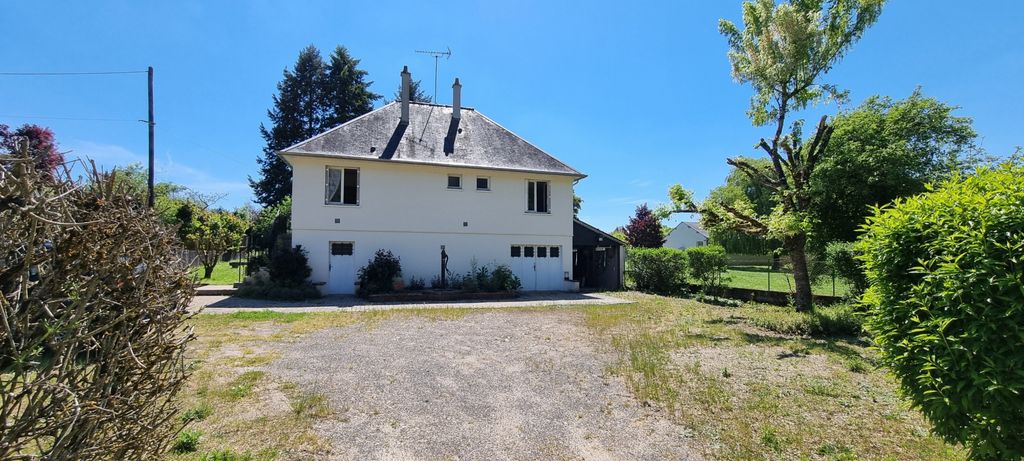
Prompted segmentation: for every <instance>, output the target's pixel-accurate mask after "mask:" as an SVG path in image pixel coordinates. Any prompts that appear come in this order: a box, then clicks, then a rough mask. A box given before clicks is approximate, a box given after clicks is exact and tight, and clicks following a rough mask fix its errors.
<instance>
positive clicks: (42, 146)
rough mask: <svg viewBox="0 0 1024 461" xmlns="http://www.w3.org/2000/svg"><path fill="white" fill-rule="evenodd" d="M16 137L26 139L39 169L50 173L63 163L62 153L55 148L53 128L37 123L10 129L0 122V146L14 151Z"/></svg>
mask: <svg viewBox="0 0 1024 461" xmlns="http://www.w3.org/2000/svg"><path fill="white" fill-rule="evenodd" d="M18 138H25V139H27V140H28V153H29V155H31V156H32V157H33V158H35V159H36V166H37V167H38V168H39V169H40V170H41V171H49V172H51V173H52V172H53V171H54V169H55V168H57V166H58V165H60V164H62V163H64V155H63V154H61V153H60V151H59V150H57V141H56V140H55V136H54V135H53V130H51V129H49V128H46V127H43V126H39V125H31V124H25V125H22V126H21V127H19V128H18V129H17V130H14V131H11V129H10V127H8V126H7V125H4V124H2V123H0V148H2V149H4V150H6V151H8V152H14V151H15V150H16V149H15V144H16V142H17V139H18Z"/></svg>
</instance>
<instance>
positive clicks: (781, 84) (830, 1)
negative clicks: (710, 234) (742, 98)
mask: <svg viewBox="0 0 1024 461" xmlns="http://www.w3.org/2000/svg"><path fill="white" fill-rule="evenodd" d="M883 2H884V0H790V1H788V2H785V3H781V4H779V5H776V4H775V2H774V1H772V0H747V1H745V2H744V3H743V23H744V26H745V28H744V29H743V30H740V29H739V28H738V27H736V25H735V24H733V23H732V22H730V21H727V20H724V19H723V20H721V21H720V22H719V31H720V32H721V33H722V34H723V35H724V36H725V37H726V39H727V40H728V43H729V48H730V51H729V54H728V56H729V61H730V63H731V64H732V75H733V78H735V79H736V80H737V81H738V82H740V83H749V84H750V85H751V86H752V87H753V89H754V96H753V97H752V98H751V100H750V109H749V111H748V112H747V114H748V115H749V116H750V118H751V121H752V122H753V123H754V124H755V125H757V126H763V125H767V124H769V123H774V125H775V132H774V135H773V136H772V138H771V140H770V141H766V140H765V139H763V138H762V139H761V140H760V142H759V143H758V145H757V147H758V148H760V149H762V150H763V151H764V152H765V153H766V154H767V155H768V158H769V160H771V167H770V168H764V167H760V166H758V165H757V164H755V163H752V162H751V161H750V159H747V158H743V157H736V158H730V159H728V160H727V163H729V164H730V165H732V166H733V167H735V168H736V169H738V170H740V171H742V172H743V173H744V174H746V175H747V176H749V177H750V179H751V180H752V181H754V182H756V183H758V184H760V185H762V186H764V187H766V188H767V189H769V190H770V191H772V194H773V195H774V196H775V197H776V199H777V201H778V205H777V206H776V207H775V208H774V209H772V211H771V213H769V214H768V215H759V214H757V213H756V212H754V209H753V206H752V205H751V204H750V203H748V202H737V203H734V204H727V203H720V202H719V203H706V205H705V210H704V211H705V214H706V215H707V219H709V220H710V221H711V222H715V223H719V222H721V223H727V224H728V225H730V226H732V227H733V228H735V229H737V230H740V231H743V232H746V233H750V234H755V235H766V236H769V237H774V238H778V239H779V240H780V241H781V242H782V245H783V247H784V248H785V249H786V250H787V251H788V252H789V255H790V258H791V260H792V264H793V279H794V281H795V284H796V293H795V296H794V301H795V305H796V309H797V310H799V311H806V310H810V309H811V307H812V306H811V283H810V277H809V274H808V270H807V254H806V248H807V240H808V233H809V231H810V230H811V225H812V222H811V221H812V218H811V213H810V212H811V201H812V197H811V190H810V181H811V174H812V173H813V172H814V168H815V166H816V164H817V163H818V161H819V160H820V159H821V157H822V155H823V154H824V152H825V149H826V148H827V147H828V143H829V138H830V137H831V135H832V131H833V127H832V126H831V125H829V124H828V123H827V117H822V118H821V120H820V121H819V122H818V125H817V128H816V129H815V132H814V134H813V135H812V136H811V137H810V138H809V140H807V141H806V142H805V140H804V139H803V135H802V126H803V123H802V121H800V120H797V121H795V122H792V123H791V125H790V131H789V133H788V134H784V131H785V129H786V122H787V117H788V116H789V115H790V113H791V112H793V111H798V110H800V109H803V108H806V107H807V106H808V105H809V104H811V103H814V102H818V101H824V100H829V99H836V100H843V99H845V98H846V93H845V92H843V91H840V90H839V89H838V88H836V87H835V86H833V85H829V84H822V83H820V82H819V79H820V78H821V77H822V76H823V75H824V74H825V73H827V72H828V71H829V69H831V68H832V66H833V65H835V63H836V62H837V61H838V60H839V58H841V57H842V55H843V54H844V53H845V52H846V51H847V50H848V49H849V48H850V46H851V45H852V44H853V43H854V42H856V41H857V40H858V39H859V38H860V37H861V35H862V34H863V33H864V31H865V30H866V29H867V28H868V27H869V26H870V25H871V24H873V23H874V22H875V21H876V20H877V19H878V16H879V15H880V14H881V11H882V4H883Z"/></svg>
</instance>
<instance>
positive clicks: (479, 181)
mask: <svg viewBox="0 0 1024 461" xmlns="http://www.w3.org/2000/svg"><path fill="white" fill-rule="evenodd" d="M476 190H491V178H487V177H484V176H477V177H476Z"/></svg>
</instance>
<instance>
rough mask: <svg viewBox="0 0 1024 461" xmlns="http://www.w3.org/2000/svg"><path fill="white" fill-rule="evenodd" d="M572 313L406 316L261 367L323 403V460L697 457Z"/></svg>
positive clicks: (338, 332) (321, 335)
mask: <svg viewBox="0 0 1024 461" xmlns="http://www.w3.org/2000/svg"><path fill="white" fill-rule="evenodd" d="M581 322H582V314H581V313H579V312H573V311H557V310H556V311H539V312H538V311H534V312H509V311H481V312H473V313H469V314H467V315H466V316H465V317H463V318H461V319H458V320H430V319H425V318H420V317H408V318H401V319H393V320H388V321H384V322H382V323H380V324H377V325H374V326H372V327H369V328H367V327H365V326H354V327H350V328H347V329H328V330H322V331H319V332H317V333H314V334H312V335H310V336H308V337H306V338H304V339H302V340H300V341H299V342H296V343H292V344H290V345H288V346H287V347H286V348H285V350H284V353H283V355H282V356H281V357H280V358H279V359H278V360H277V361H275V362H273V363H272V364H270V365H269V366H268V367H267V370H268V371H269V372H271V373H273V374H275V375H278V376H280V377H282V378H284V379H286V380H289V381H292V382H295V383H297V384H299V385H300V386H301V387H303V388H304V389H305V390H307V391H311V392H321V393H323V394H325V395H327V397H328V399H329V401H330V405H331V408H332V409H333V410H334V415H332V416H331V417H330V418H328V419H325V420H323V421H322V422H321V423H319V425H318V427H317V430H318V432H320V433H321V434H323V435H324V436H325V437H327V438H329V439H331V440H332V442H333V445H334V448H333V454H332V455H331V457H330V459H339V460H341V459H380V460H384V459H387V460H419V459H424V460H427V459H429V460H435V459H437V460H440V459H452V460H493V459H517V460H518V459H586V460H605V459H608V460H611V459H640V460H661V459H683V460H697V459H701V458H700V457H699V455H697V454H696V452H695V451H694V450H691V449H690V448H688V438H687V437H688V433H687V431H686V429H685V428H683V427H682V426H679V425H677V424H674V423H672V422H670V421H668V420H667V419H666V418H664V417H663V416H662V415H660V414H658V413H657V412H655V411H653V410H651V409H648V408H644V407H642V406H641V405H640V404H639V403H638V402H637V401H636V400H635V399H634V398H633V397H632V396H631V394H630V393H629V390H628V389H626V387H625V383H624V382H623V381H622V378H621V377H616V376H608V375H607V373H606V371H605V369H606V366H607V364H609V363H611V361H613V360H615V357H614V356H612V355H611V352H610V350H608V349H606V348H602V347H601V345H600V344H599V343H598V342H597V340H596V339H594V338H592V337H591V335H590V333H589V332H588V331H587V330H586V329H585V327H584V326H583V325H582V324H581Z"/></svg>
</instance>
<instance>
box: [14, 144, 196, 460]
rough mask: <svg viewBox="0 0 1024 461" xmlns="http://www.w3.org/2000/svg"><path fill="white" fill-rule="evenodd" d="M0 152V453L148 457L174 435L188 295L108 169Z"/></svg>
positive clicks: (160, 236) (159, 241)
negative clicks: (83, 174) (48, 164)
mask: <svg viewBox="0 0 1024 461" xmlns="http://www.w3.org/2000/svg"><path fill="white" fill-rule="evenodd" d="M87 170H88V172H89V173H88V175H89V178H90V179H89V181H86V182H82V183H76V182H74V181H72V180H71V179H70V178H71V172H70V169H69V167H68V166H67V165H63V166H62V167H61V168H60V169H59V170H58V172H48V171H39V170H37V169H36V167H35V165H34V164H33V160H32V159H30V158H28V155H27V154H25V153H21V154H18V153H15V154H11V155H3V154H0V290H2V294H3V296H2V297H0V459H5V460H8V459H9V460H31V459H91V460H122V459H153V458H156V457H159V456H162V455H161V453H163V452H164V451H165V450H166V446H167V443H168V442H169V441H170V440H171V439H172V438H173V435H174V433H175V432H176V431H177V430H179V429H180V427H179V426H180V423H177V422H176V418H174V416H175V414H176V412H177V409H176V408H175V405H174V402H173V400H172V399H173V397H174V395H175V394H176V393H177V391H178V390H179V389H180V388H181V386H182V384H183V382H184V381H185V379H186V378H187V377H188V375H189V371H188V366H187V363H186V361H185V358H184V352H185V347H186V345H187V343H188V342H189V341H191V340H192V339H193V337H194V336H193V334H192V332H191V330H190V329H188V328H186V326H185V324H184V321H185V320H186V319H187V317H188V312H187V307H188V304H189V301H190V300H191V298H192V295H193V287H192V282H191V280H190V278H189V277H188V269H187V267H185V265H184V264H183V262H182V261H180V260H179V258H178V256H177V253H176V252H175V251H174V250H175V248H177V247H178V245H179V242H178V241H177V238H176V237H175V235H174V233H173V232H172V231H169V230H167V229H165V228H164V227H163V226H162V225H161V224H160V222H159V219H158V217H157V216H156V215H155V214H154V213H153V212H152V211H150V210H148V209H146V208H145V207H144V206H143V205H142V204H140V203H139V202H138V200H137V199H136V198H134V197H133V195H132V194H131V193H130V191H129V190H127V187H126V186H124V185H123V184H122V185H118V183H117V181H115V178H114V175H115V174H116V173H111V174H103V173H98V172H97V171H96V168H95V167H94V166H92V167H89V168H87Z"/></svg>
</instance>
